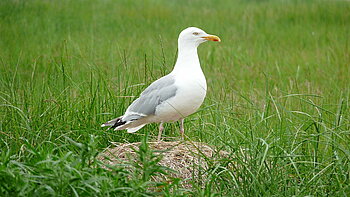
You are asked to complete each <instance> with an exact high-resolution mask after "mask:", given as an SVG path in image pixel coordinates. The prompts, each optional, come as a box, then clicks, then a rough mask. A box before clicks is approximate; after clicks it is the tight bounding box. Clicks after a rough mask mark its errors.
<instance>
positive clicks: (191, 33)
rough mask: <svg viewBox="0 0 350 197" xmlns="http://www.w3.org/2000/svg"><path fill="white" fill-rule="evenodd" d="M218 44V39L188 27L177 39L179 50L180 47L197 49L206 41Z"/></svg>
mask: <svg viewBox="0 0 350 197" xmlns="http://www.w3.org/2000/svg"><path fill="white" fill-rule="evenodd" d="M208 40H210V41H217V42H220V41H221V40H220V38H219V37H218V36H215V35H210V34H207V33H205V31H203V30H201V29H199V28H197V27H188V28H186V29H184V30H183V31H182V32H181V33H180V35H179V39H178V45H179V49H180V48H182V47H185V46H186V47H195V48H196V47H198V46H199V45H200V44H201V43H203V42H206V41H208Z"/></svg>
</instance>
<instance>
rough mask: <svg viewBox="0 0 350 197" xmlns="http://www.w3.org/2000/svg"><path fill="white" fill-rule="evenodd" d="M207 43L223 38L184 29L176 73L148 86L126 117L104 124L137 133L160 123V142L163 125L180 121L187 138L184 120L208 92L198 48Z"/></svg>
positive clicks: (133, 103) (194, 110)
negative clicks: (150, 125) (146, 126)
mask: <svg viewBox="0 0 350 197" xmlns="http://www.w3.org/2000/svg"><path fill="white" fill-rule="evenodd" d="M206 41H217V42H220V41H221V40H220V38H219V37H218V36H215V35H210V34H207V33H206V32H204V31H203V30H201V29H199V28H196V27H188V28H186V29H184V30H183V31H182V32H181V33H180V35H179V38H178V57H177V61H176V63H175V66H174V69H173V71H171V72H170V73H169V74H168V75H165V76H163V77H161V78H160V79H158V80H156V81H154V82H153V83H152V84H151V85H150V86H148V87H147V88H146V89H145V90H144V91H143V92H142V93H141V95H140V97H139V98H137V99H136V100H135V101H134V102H132V103H131V105H130V106H129V107H128V108H127V110H126V111H125V113H124V115H122V116H120V117H118V118H115V119H113V120H110V121H108V122H106V123H104V124H102V125H101V127H109V129H114V130H123V129H127V132H128V133H134V132H136V131H138V130H139V129H141V128H142V127H144V126H145V125H146V124H149V123H155V122H157V123H160V125H159V133H158V142H159V141H160V140H161V135H162V131H163V130H164V127H163V123H165V122H175V121H180V134H181V137H182V139H184V119H185V117H187V116H189V115H191V114H193V113H194V112H196V110H197V109H198V108H199V107H200V106H201V104H202V103H203V101H204V98H205V95H206V93H207V82H206V80H205V76H204V74H203V71H202V69H201V66H200V63H199V58H198V54H197V47H198V46H199V45H200V44H201V43H204V42H206Z"/></svg>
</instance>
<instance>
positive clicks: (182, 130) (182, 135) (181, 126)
mask: <svg viewBox="0 0 350 197" xmlns="http://www.w3.org/2000/svg"><path fill="white" fill-rule="evenodd" d="M184 121H185V119H180V134H181V139H182V140H184V136H185V129H184Z"/></svg>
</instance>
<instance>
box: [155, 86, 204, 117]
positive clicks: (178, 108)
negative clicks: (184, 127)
mask: <svg viewBox="0 0 350 197" xmlns="http://www.w3.org/2000/svg"><path fill="white" fill-rule="evenodd" d="M177 86H178V89H177V91H176V95H175V96H174V97H172V98H170V99H169V100H167V101H165V102H163V103H162V104H161V105H159V106H158V107H157V109H156V112H155V115H156V116H155V117H157V121H156V122H172V121H177V120H179V119H182V118H185V117H186V116H189V115H191V114H193V113H194V112H196V110H197V109H198V108H199V107H200V106H201V104H202V103H203V101H204V98H205V95H206V91H207V86H206V82H205V79H204V80H194V79H193V80H187V81H180V82H178V83H177Z"/></svg>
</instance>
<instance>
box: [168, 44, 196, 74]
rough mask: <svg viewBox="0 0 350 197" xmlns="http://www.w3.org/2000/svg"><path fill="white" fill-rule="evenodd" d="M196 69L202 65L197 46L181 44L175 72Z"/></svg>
mask: <svg viewBox="0 0 350 197" xmlns="http://www.w3.org/2000/svg"><path fill="white" fill-rule="evenodd" d="M196 70H200V71H202V69H201V66H200V63H199V58H198V53H197V47H196V46H191V47H182V46H179V49H178V56H177V60H176V64H175V66H174V70H173V73H178V72H193V71H196Z"/></svg>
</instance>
